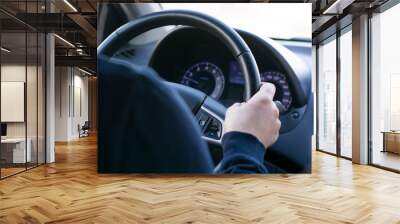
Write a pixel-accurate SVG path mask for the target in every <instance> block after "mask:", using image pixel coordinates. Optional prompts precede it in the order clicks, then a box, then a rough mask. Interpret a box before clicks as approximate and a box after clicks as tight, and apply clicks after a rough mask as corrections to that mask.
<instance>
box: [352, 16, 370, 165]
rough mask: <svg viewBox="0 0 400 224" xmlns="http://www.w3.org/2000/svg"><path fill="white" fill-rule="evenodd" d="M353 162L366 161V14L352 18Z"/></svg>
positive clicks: (361, 162) (362, 162)
mask: <svg viewBox="0 0 400 224" xmlns="http://www.w3.org/2000/svg"><path fill="white" fill-rule="evenodd" d="M352 28H353V35H352V36H353V41H352V43H353V59H352V61H353V66H352V67H353V102H352V103H353V118H352V120H353V124H352V125H353V130H352V134H353V137H352V138H353V141H352V144H353V154H352V156H353V162H354V163H358V164H367V163H368V16H367V15H361V16H360V17H358V18H355V19H354V20H353V25H352Z"/></svg>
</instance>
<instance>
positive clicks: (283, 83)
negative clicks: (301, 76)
mask: <svg viewBox="0 0 400 224" xmlns="http://www.w3.org/2000/svg"><path fill="white" fill-rule="evenodd" d="M261 81H263V82H270V83H272V84H274V85H275V88H276V91H275V96H274V100H279V101H280V102H281V103H282V106H283V109H284V110H283V112H286V111H288V110H289V108H290V106H291V105H292V94H291V92H290V88H289V84H288V82H287V80H286V76H285V75H284V74H282V73H279V72H274V71H267V72H263V73H261Z"/></svg>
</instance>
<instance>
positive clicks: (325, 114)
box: [317, 36, 336, 154]
mask: <svg viewBox="0 0 400 224" xmlns="http://www.w3.org/2000/svg"><path fill="white" fill-rule="evenodd" d="M317 136H318V139H317V142H318V145H317V148H318V149H319V150H322V151H326V152H329V153H335V154H336V36H333V37H331V38H329V39H328V40H327V41H326V42H325V43H322V44H320V45H319V47H318V133H317Z"/></svg>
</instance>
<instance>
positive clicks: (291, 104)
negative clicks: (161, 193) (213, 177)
mask: <svg viewBox="0 0 400 224" xmlns="http://www.w3.org/2000/svg"><path fill="white" fill-rule="evenodd" d="M99 15H101V16H99V18H102V19H101V20H99V22H98V27H97V29H98V44H99V47H98V52H97V54H98V67H99V80H98V81H99V93H98V94H99V98H98V107H99V109H98V111H99V115H98V116H99V133H98V147H99V148H98V150H99V155H98V161H99V164H98V170H99V172H102V173H110V172H124V171H126V169H125V168H126V167H127V166H133V167H134V168H132V169H128V171H127V172H139V173H140V172H151V173H154V172H157V173H158V172H172V173H177V172H178V173H179V172H191V173H193V172H194V173H197V172H208V171H206V170H201V169H196V167H197V166H201V164H202V163H212V166H213V167H215V166H217V165H218V163H219V162H220V161H221V158H222V149H221V138H222V133H223V120H224V116H225V111H226V108H228V107H229V106H231V105H232V104H233V103H235V102H243V101H246V100H247V99H249V98H250V97H251V96H252V95H253V94H254V93H255V92H257V90H258V88H259V86H260V85H261V82H271V83H273V84H274V85H275V87H276V94H275V96H274V102H275V103H276V104H277V106H278V108H279V110H280V120H281V124H282V125H281V129H280V135H279V138H278V140H277V141H276V142H275V143H274V144H273V145H272V146H271V147H270V148H269V149H267V151H266V155H265V163H266V164H268V167H275V168H276V169H270V172H271V173H274V172H276V173H310V172H311V137H312V135H313V110H314V109H313V100H314V99H313V93H312V90H311V70H310V64H309V60H311V40H296V39H293V40H279V39H276V38H275V39H272V38H269V37H264V36H262V37H261V36H258V35H256V34H253V33H251V32H250V31H246V30H245V29H235V27H230V26H228V25H226V24H225V23H223V22H221V21H220V20H218V19H216V18H214V17H212V16H209V15H207V14H204V13H200V12H195V11H190V10H163V9H162V8H154V7H152V6H149V5H142V4H107V5H106V6H102V7H100V8H99ZM110 24H111V25H110ZM126 92H129V94H126ZM176 95H179V97H176ZM160 108H163V109H162V110H161V109H160ZM158 110H160V111H163V112H165V111H166V112H165V113H157V112H158ZM127 111H128V112H131V113H128V112H127ZM127 116H128V117H129V116H130V118H126V117H127ZM110 117H113V119H109V118H110ZM166 121H168V122H166ZM116 124H117V125H116ZM118 124H121V125H118ZM142 126H146V128H147V130H144V129H143V128H142ZM111 127H117V130H115V128H111ZM177 130H179V131H177ZM171 131H173V132H176V134H177V136H174V137H173V138H172V139H171V138H169V139H164V137H163V133H166V132H171ZM144 132H146V133H144ZM147 132H149V133H147ZM122 135H124V136H125V137H121V136H122ZM138 136H141V137H140V138H142V139H147V141H146V142H149V140H148V139H150V138H151V139H152V142H153V143H151V144H150V143H145V142H143V140H136V139H135V137H136V138H138ZM150 136H151V137H150ZM168 136H171V135H168ZM115 139H120V142H119V143H118V144H115ZM205 143H206V144H207V148H208V149H209V152H207V155H204V152H201V150H199V147H200V148H201V147H203V146H202V145H203V144H205ZM129 147H136V148H141V149H137V150H133V151H132V150H127V149H126V148H129ZM149 147H163V148H165V155H163V156H164V158H163V160H166V161H168V157H169V156H174V153H182V151H186V152H184V153H186V154H187V158H188V160H189V161H191V166H190V167H185V165H184V162H182V164H175V165H171V164H168V163H167V162H166V163H165V164H162V165H160V166H159V167H154V166H153V167H149V165H146V164H143V161H142V162H141V158H143V156H144V157H145V156H148V155H144V154H145V153H144V152H141V151H145V149H148V148H149ZM122 148H123V149H124V150H122ZM168 148H171V149H168ZM179 150H182V151H179ZM116 151H118V152H119V153H117V154H119V156H118V158H115V159H112V158H113V155H115V154H116ZM138 153H139V154H140V156H138ZM105 158H108V159H107V160H106V159H105ZM110 158H111V159H110ZM128 158H135V159H131V160H129V159H128ZM210 159H211V161H210ZM123 160H128V161H130V162H128V164H126V163H124V162H121V161H123ZM135 166H136V167H135ZM124 167H125V168H124ZM165 167H168V169H165Z"/></svg>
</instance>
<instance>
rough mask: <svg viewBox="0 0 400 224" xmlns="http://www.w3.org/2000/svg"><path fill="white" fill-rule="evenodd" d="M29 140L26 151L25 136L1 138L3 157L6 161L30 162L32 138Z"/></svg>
mask: <svg viewBox="0 0 400 224" xmlns="http://www.w3.org/2000/svg"><path fill="white" fill-rule="evenodd" d="M26 141H27V142H28V144H26V145H27V147H26V151H25V138H6V139H1V157H2V159H4V160H5V161H6V163H25V162H30V161H31V158H32V154H31V145H32V142H31V139H29V138H28V139H27V140H26Z"/></svg>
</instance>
